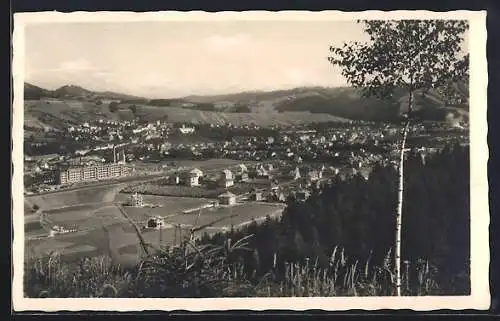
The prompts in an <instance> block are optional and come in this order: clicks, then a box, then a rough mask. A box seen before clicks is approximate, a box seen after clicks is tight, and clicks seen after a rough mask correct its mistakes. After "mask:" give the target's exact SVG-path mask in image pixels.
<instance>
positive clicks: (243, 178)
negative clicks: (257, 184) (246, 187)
mask: <svg viewBox="0 0 500 321" xmlns="http://www.w3.org/2000/svg"><path fill="white" fill-rule="evenodd" d="M238 168H239V170H238V173H237V174H236V180H237V181H239V182H248V169H247V167H246V166H245V164H240V165H239V166H238Z"/></svg>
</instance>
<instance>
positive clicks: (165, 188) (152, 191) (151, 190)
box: [124, 182, 268, 199]
mask: <svg viewBox="0 0 500 321" xmlns="http://www.w3.org/2000/svg"><path fill="white" fill-rule="evenodd" d="M264 186H268V185H267V184H266V185H264V184H262V182H258V183H252V182H248V183H236V184H234V185H233V186H231V187H228V188H224V187H218V188H208V187H205V186H192V187H189V186H185V185H160V184H157V183H148V184H141V185H136V186H134V187H129V188H126V189H124V192H126V193H135V192H138V193H142V194H148V195H158V196H172V197H191V198H211V199H213V198H217V197H218V196H219V195H220V194H222V193H224V192H226V191H230V192H232V193H233V194H236V195H241V194H246V193H249V192H250V191H251V190H252V189H253V188H262V187H264Z"/></svg>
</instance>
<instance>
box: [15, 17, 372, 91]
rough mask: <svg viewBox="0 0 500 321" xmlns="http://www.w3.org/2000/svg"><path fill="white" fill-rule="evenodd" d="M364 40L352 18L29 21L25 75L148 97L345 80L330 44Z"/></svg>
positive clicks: (39, 81) (48, 84) (41, 81)
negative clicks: (334, 62)
mask: <svg viewBox="0 0 500 321" xmlns="http://www.w3.org/2000/svg"><path fill="white" fill-rule="evenodd" d="M363 40H366V35H365V34H364V33H363V32H362V30H361V26H360V25H358V24H356V23H355V22H354V21H219V22H214V21H206V22H203V21H199V22H196V21H195V22H193V21H189V22H183V21H156V22H153V21H150V22H147V21H142V22H109V23H103V22H93V23H89V22H85V23H75V22H72V23H42V24H40V23H39V24H29V25H27V26H26V29H25V81H27V82H30V83H33V84H35V85H37V86H41V87H44V88H47V89H56V88H58V87H60V86H63V85H68V84H73V85H79V86H82V87H85V88H88V89H92V90H99V91H104V90H111V91H118V92H122V93H127V94H132V95H138V96H144V97H150V98H171V97H183V96H188V95H210V94H222V93H231V92H240V91H252V90H276V89H286V88H293V87H301V86H331V87H335V86H345V85H346V82H345V80H344V79H343V78H342V76H341V75H340V74H339V72H338V70H336V69H334V68H333V67H332V65H331V64H330V63H329V62H328V60H327V57H328V55H329V50H328V49H329V46H330V45H334V46H338V45H341V44H342V43H343V42H344V41H363Z"/></svg>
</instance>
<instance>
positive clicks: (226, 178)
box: [219, 169, 234, 187]
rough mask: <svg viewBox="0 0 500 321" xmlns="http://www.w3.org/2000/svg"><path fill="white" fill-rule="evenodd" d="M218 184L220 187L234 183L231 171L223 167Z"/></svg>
mask: <svg viewBox="0 0 500 321" xmlns="http://www.w3.org/2000/svg"><path fill="white" fill-rule="evenodd" d="M219 185H220V186H221V187H230V186H233V185H234V179H233V173H232V172H231V171H230V170H229V169H225V170H223V171H222V173H221V176H220V179H219Z"/></svg>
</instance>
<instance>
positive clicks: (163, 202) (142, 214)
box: [117, 194, 210, 220]
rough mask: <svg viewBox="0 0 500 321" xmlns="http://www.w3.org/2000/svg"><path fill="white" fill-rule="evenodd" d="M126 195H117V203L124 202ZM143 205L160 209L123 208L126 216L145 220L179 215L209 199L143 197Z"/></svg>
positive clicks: (205, 202)
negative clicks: (153, 217)
mask: <svg viewBox="0 0 500 321" xmlns="http://www.w3.org/2000/svg"><path fill="white" fill-rule="evenodd" d="M128 196H129V195H128V194H119V196H118V198H117V200H118V201H119V202H124V201H126V199H127V197H128ZM143 199H144V203H145V204H151V205H153V204H154V205H160V206H161V207H155V208H152V207H142V208H139V207H131V206H125V207H124V209H125V210H126V212H127V214H128V215H129V216H130V217H131V218H132V219H134V220H145V219H147V218H149V217H151V216H167V215H172V214H179V213H181V212H182V211H184V210H187V209H193V208H196V207H199V206H202V205H205V204H207V203H209V202H210V200H209V199H203V198H190V197H164V196H153V195H144V196H143Z"/></svg>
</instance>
